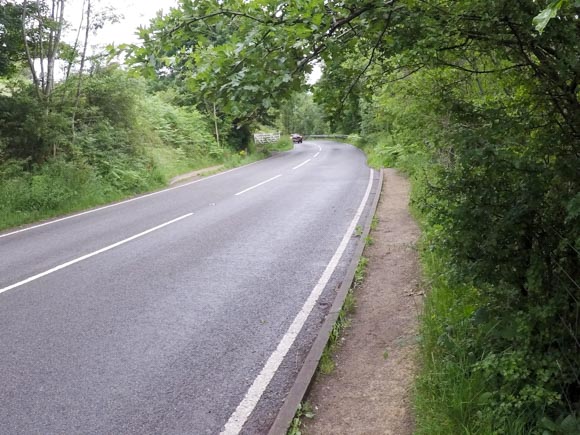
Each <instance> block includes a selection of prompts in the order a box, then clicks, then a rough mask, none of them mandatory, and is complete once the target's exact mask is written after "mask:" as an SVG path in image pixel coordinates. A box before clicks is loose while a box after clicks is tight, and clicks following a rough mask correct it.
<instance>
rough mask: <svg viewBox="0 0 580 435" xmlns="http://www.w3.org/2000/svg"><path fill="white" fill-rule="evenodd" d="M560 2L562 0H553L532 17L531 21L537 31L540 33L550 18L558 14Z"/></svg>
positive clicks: (561, 2)
mask: <svg viewBox="0 0 580 435" xmlns="http://www.w3.org/2000/svg"><path fill="white" fill-rule="evenodd" d="M562 4H563V0H557V1H554V2H552V3H550V4H549V5H548V7H547V8H546V9H544V10H543V11H542V12H540V13H539V14H538V15H536V16H535V17H534V19H533V20H532V23H533V24H534V26H535V28H536V30H537V31H538V32H540V33H542V32H543V31H544V29H545V28H546V26H547V25H548V23H549V22H550V20H551V19H552V18H554V17H555V16H556V15H558V11H559V10H560V8H561V7H562Z"/></svg>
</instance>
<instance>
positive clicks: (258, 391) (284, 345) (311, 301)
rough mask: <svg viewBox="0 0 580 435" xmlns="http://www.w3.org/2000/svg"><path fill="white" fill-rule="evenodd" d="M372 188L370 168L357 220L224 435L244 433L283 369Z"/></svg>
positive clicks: (228, 423) (347, 231) (342, 251)
mask: <svg viewBox="0 0 580 435" xmlns="http://www.w3.org/2000/svg"><path fill="white" fill-rule="evenodd" d="M372 185H373V170H372V169H371V170H370V176H369V183H368V186H367V190H366V192H365V194H364V197H363V199H362V201H361V203H360V206H359V208H358V210H357V212H356V214H355V215H354V218H353V219H352V222H351V223H350V226H349V227H348V229H347V230H346V233H345V234H344V237H343V238H342V241H341V242H340V245H339V246H338V249H337V250H336V252H335V253H334V256H333V257H332V258H331V260H330V262H329V263H328V265H327V266H326V269H325V270H324V272H323V273H322V276H321V277H320V279H319V280H318V283H317V284H316V286H315V287H314V288H313V289H312V292H311V293H310V296H308V299H307V300H306V302H304V305H303V306H302V308H301V309H300V311H299V312H298V314H297V315H296V317H295V318H294V321H293V322H292V324H291V325H290V327H289V328H288V331H286V334H285V335H284V337H282V340H281V341H280V343H279V344H278V347H277V348H276V350H275V351H274V352H273V353H272V355H270V358H268V361H266V364H265V365H264V367H263V368H262V370H261V371H260V374H259V375H258V377H257V378H256V379H255V380H254V382H253V384H252V386H251V387H250V389H249V390H248V392H247V393H246V395H245V397H244V399H243V400H242V402H241V403H240V404H239V405H238V407H237V408H236V410H235V411H234V413H233V414H232V415H231V417H230V418H229V420H228V422H227V423H226V425H225V426H224V429H223V431H222V432H221V435H237V434H239V433H240V431H241V430H242V427H243V426H244V424H245V423H246V421H247V420H248V417H249V416H250V414H251V413H252V411H253V410H254V408H255V407H256V405H257V404H258V401H259V400H260V398H261V397H262V395H263V394H264V391H265V390H266V388H267V387H268V384H269V383H270V381H271V380H272V378H273V377H274V375H275V374H276V371H277V370H278V368H279V367H280V364H281V363H282V360H283V359H284V357H285V356H286V354H287V353H288V351H289V350H290V347H292V344H293V343H294V341H295V340H296V337H297V336H298V334H299V333H300V331H301V330H302V327H303V326H304V323H306V319H308V316H309V314H310V312H311V311H312V309H313V308H314V306H315V305H316V302H317V301H318V298H319V297H320V295H321V294H322V291H323V290H324V288H325V287H326V284H328V281H329V280H330V277H331V276H332V273H333V272H334V270H335V269H336V266H337V265H338V262H339V261H340V259H341V257H342V255H343V254H344V251H345V250H346V247H347V245H348V242H349V241H350V239H351V237H352V235H353V233H354V230H355V228H356V225H357V223H358V221H359V219H360V217H361V215H362V212H363V211H364V208H365V205H366V203H367V201H368V198H369V195H370V193H371V188H372Z"/></svg>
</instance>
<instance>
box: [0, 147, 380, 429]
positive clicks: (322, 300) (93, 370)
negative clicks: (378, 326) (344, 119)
mask: <svg viewBox="0 0 580 435" xmlns="http://www.w3.org/2000/svg"><path fill="white" fill-rule="evenodd" d="M377 180H378V174H376V173H375V172H374V171H372V170H370V169H369V168H368V167H367V166H366V163H365V157H364V155H363V154H362V153H361V152H360V151H359V150H357V149H355V148H354V147H352V146H350V145H345V144H338V143H334V142H327V141H317V142H304V143H303V144H300V145H297V146H296V147H295V149H294V150H293V151H291V152H287V153H281V154H278V155H276V156H274V157H272V158H269V159H266V160H264V161H261V162H258V163H255V164H252V165H248V166H245V167H242V168H237V169H234V170H231V171H228V172H224V173H221V174H218V175H215V176H211V177H206V178H202V179H200V180H196V181H194V182H190V183H184V184H182V185H179V186H177V187H174V188H171V189H167V190H164V191H160V192H155V193H154V194H150V195H144V196H141V197H137V198H134V199H132V200H129V201H125V202H121V203H118V204H113V205H111V206H107V207H104V208H98V209H94V210H90V211H89V212H85V213H81V214H77V215H73V216H68V217H66V218H64V219H57V220H54V221H51V222H47V223H44V224H41V225H37V226H34V225H33V226H29V227H26V228H23V229H20V230H18V231H12V232H11V231H5V232H3V233H0V370H1V372H0V373H1V374H0V433H1V434H43V435H44V434H154V433H155V434H156V433H163V434H206V433H207V434H217V433H225V434H234V433H264V432H266V431H267V430H268V428H269V426H270V425H271V423H272V421H273V419H274V417H275V415H276V413H277V411H278V409H279V407H280V405H281V403H282V402H283V400H284V397H285V394H287V392H288V390H289V388H290V386H291V385H292V383H293V380H294V376H295V375H296V373H297V372H298V370H299V369H300V366H301V364H302V360H303V358H304V356H305V354H306V352H307V351H308V350H309V347H310V346H311V344H312V342H313V340H314V338H315V337H316V335H317V333H318V327H319V326H320V324H321V322H322V320H323V318H324V316H325V314H326V312H327V311H328V309H329V307H330V304H331V303H332V301H333V297H334V291H335V289H336V288H337V287H338V286H339V285H340V283H341V280H342V276H343V274H344V272H345V269H346V266H347V264H348V262H349V261H350V257H351V256H352V252H353V250H354V245H355V243H356V229H355V227H356V225H357V224H358V222H359V217H360V216H361V215H362V218H364V217H365V214H368V212H369V211H368V209H369V206H370V204H371V202H372V199H373V198H372V197H373V194H374V192H375V191H376V188H377ZM361 222H362V220H361Z"/></svg>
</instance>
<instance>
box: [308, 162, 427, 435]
mask: <svg viewBox="0 0 580 435" xmlns="http://www.w3.org/2000/svg"><path fill="white" fill-rule="evenodd" d="M409 190H410V187H409V182H408V181H407V180H406V179H405V178H404V177H403V176H401V175H400V174H398V173H397V172H396V171H395V170H393V169H385V170H384V178H383V191H382V196H381V199H380V201H379V205H378V207H377V213H376V218H378V224H377V225H376V227H375V229H374V230H372V231H371V233H370V237H371V239H372V241H373V242H372V243H371V244H369V245H367V247H366V248H365V251H364V254H363V255H364V256H365V257H367V258H368V266H367V273H366V278H365V281H364V283H363V285H362V286H361V287H359V288H358V289H357V290H356V292H355V299H356V310H355V312H354V313H353V314H352V315H351V326H350V327H349V328H347V329H346V331H345V332H344V334H343V337H342V339H341V345H340V346H339V348H338V350H337V353H336V354H335V355H334V361H335V364H336V368H335V369H334V371H333V372H332V373H330V374H329V375H322V374H318V375H317V378H316V379H315V381H314V383H313V385H312V386H311V389H310V392H309V394H308V396H307V397H306V400H307V401H308V402H309V404H310V406H311V407H312V411H313V413H314V417H313V418H312V419H306V418H305V419H304V422H303V427H302V433H303V434H308V435H317V434H349V435H351V434H365V435H371V434H393V435H407V434H412V433H413V427H414V421H413V409H412V389H413V381H414V376H415V373H416V361H415V350H416V347H417V327H418V326H417V316H418V314H419V312H420V310H421V306H422V301H423V292H422V290H421V272H420V269H419V261H418V253H417V249H416V243H417V241H418V238H419V235H420V231H419V228H418V226H417V224H416V223H415V221H414V220H413V218H412V217H411V215H410V214H409V208H408V202H409Z"/></svg>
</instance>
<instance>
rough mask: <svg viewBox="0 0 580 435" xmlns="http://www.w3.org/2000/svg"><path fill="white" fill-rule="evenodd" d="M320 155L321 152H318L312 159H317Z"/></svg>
mask: <svg viewBox="0 0 580 435" xmlns="http://www.w3.org/2000/svg"><path fill="white" fill-rule="evenodd" d="M319 155H320V151H318V152H317V153H316V154H314V157H312V158H313V159H315V158H316V157H318V156H319Z"/></svg>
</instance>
